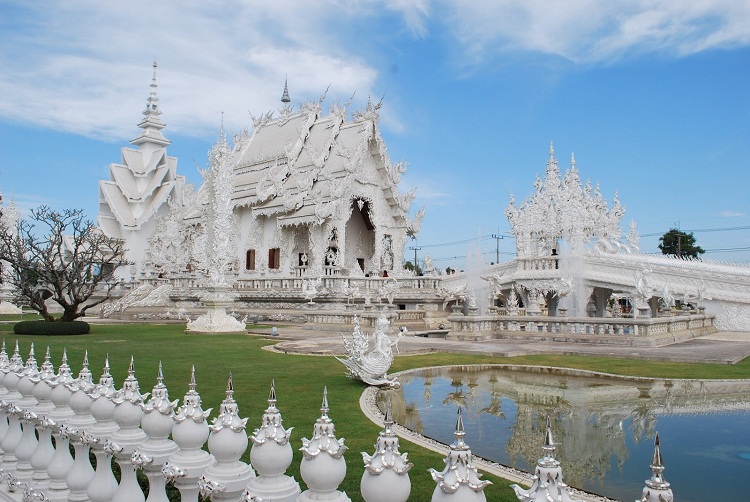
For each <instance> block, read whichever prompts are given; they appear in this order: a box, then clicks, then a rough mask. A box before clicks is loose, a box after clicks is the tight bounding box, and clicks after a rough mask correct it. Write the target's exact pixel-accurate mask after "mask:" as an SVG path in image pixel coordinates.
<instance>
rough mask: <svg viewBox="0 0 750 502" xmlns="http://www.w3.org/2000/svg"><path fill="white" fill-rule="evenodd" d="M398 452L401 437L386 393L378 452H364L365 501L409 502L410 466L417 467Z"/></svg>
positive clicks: (363, 496) (363, 493) (363, 484)
mask: <svg viewBox="0 0 750 502" xmlns="http://www.w3.org/2000/svg"><path fill="white" fill-rule="evenodd" d="M406 455H407V454H406V453H401V452H399V451H398V436H397V435H396V433H395V432H393V419H392V418H391V396H390V394H387V395H386V401H385V417H384V418H383V430H382V431H381V432H380V434H379V435H378V440H377V442H376V443H375V453H374V454H373V455H372V456H370V455H368V454H367V453H364V452H362V459H363V460H364V462H365V472H364V473H362V481H361V482H360V491H361V493H362V498H364V499H365V502H406V501H407V500H408V499H409V494H410V493H411V481H410V480H409V469H411V468H412V467H414V464H411V463H409V462H408V460H407V459H406Z"/></svg>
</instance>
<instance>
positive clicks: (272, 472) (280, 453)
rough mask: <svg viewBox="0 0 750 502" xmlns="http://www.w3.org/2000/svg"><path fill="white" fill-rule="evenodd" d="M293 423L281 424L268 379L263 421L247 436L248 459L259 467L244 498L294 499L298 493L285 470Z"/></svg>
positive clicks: (281, 501)
mask: <svg viewBox="0 0 750 502" xmlns="http://www.w3.org/2000/svg"><path fill="white" fill-rule="evenodd" d="M292 429H293V427H291V428H289V429H288V430H285V429H284V426H283V425H282V419H281V412H279V410H278V408H277V407H276V386H275V385H274V382H271V391H270V393H269V395H268V408H266V411H265V413H264V414H263V420H262V424H261V426H260V428H259V429H255V432H254V433H253V434H252V436H250V439H251V440H252V442H253V445H252V447H251V448H250V463H251V464H252V466H253V467H254V468H255V469H256V470H257V471H258V477H256V478H253V479H251V480H250V482H249V483H248V487H247V491H246V493H245V498H246V499H247V500H252V497H253V496H255V497H258V498H261V499H263V500H273V501H278V502H295V501H296V500H297V496H298V495H299V493H300V488H299V483H297V481H296V480H295V479H294V478H292V477H290V476H287V475H285V474H284V473H285V472H286V470H287V469H288V468H289V465H290V464H291V463H292V457H293V452H292V445H291V444H290V443H289V437H290V436H291V433H292Z"/></svg>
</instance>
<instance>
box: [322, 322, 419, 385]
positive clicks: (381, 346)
mask: <svg viewBox="0 0 750 502" xmlns="http://www.w3.org/2000/svg"><path fill="white" fill-rule="evenodd" d="M390 331H391V323H390V321H388V319H387V318H386V317H385V315H384V314H382V313H381V314H380V317H378V320H377V325H376V327H375V332H374V333H373V335H372V336H373V347H372V348H370V343H369V341H368V336H367V335H365V334H364V333H362V330H361V329H360V327H359V317H358V316H356V315H355V316H354V330H353V331H352V339H351V340H347V339H346V338H345V337H343V335H342V337H343V338H344V348H346V352H347V354H348V357H347V358H345V359H344V358H338V357H337V358H336V359H338V360H339V361H341V363H343V364H344V365H345V366H346V367H347V368H348V369H349V377H350V378H355V379H357V380H362V381H363V382H365V383H366V384H368V385H375V386H389V387H398V386H399V385H400V384H399V382H398V380H396V379H395V378H392V379H389V378H388V375H387V374H386V373H387V371H388V369H389V368H390V367H391V364H392V363H393V350H392V347H396V348H397V349H398V342H399V340H401V338H403V336H404V333H405V331H400V332H399V334H398V336H397V337H396V340H395V341H393V340H391V338H390V337H389V336H388V333H389V332H390Z"/></svg>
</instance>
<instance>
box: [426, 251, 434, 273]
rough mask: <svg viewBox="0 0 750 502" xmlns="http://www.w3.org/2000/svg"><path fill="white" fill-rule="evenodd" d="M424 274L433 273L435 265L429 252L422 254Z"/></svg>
mask: <svg viewBox="0 0 750 502" xmlns="http://www.w3.org/2000/svg"><path fill="white" fill-rule="evenodd" d="M424 275H435V265H434V264H433V263H432V258H431V257H430V254H429V253H427V254H425V255H424Z"/></svg>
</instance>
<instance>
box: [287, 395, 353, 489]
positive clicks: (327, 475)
mask: <svg viewBox="0 0 750 502" xmlns="http://www.w3.org/2000/svg"><path fill="white" fill-rule="evenodd" d="M328 410H329V408H328V389H327V388H324V389H323V404H322V406H321V407H320V413H321V414H320V418H318V419H317V420H316V421H315V426H314V427H313V437H312V439H307V438H302V448H300V449H301V451H302V455H303V458H302V463H301V464H300V475H301V476H302V479H303V480H304V482H305V483H306V484H307V490H305V491H304V492H302V493H301V494H300V495H299V497H298V498H297V500H298V502H312V501H316V500H327V501H332V502H350V501H351V499H349V497H347V495H346V493H345V492H340V491H338V487H339V485H340V484H341V482H342V481H343V480H344V478H345V477H346V460H344V452H345V451H346V449H347V447H346V446H344V439H343V438H342V439H336V430H335V426H334V424H333V421H332V420H331V419H330V417H329V416H328Z"/></svg>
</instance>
